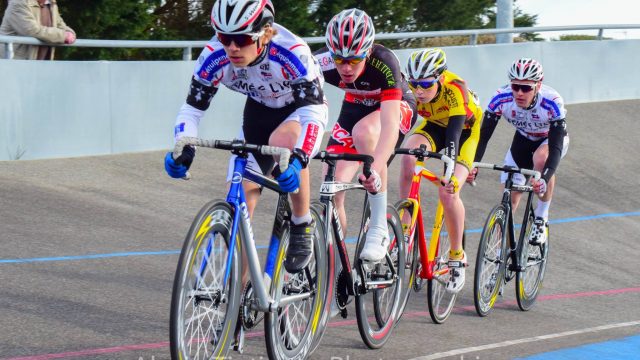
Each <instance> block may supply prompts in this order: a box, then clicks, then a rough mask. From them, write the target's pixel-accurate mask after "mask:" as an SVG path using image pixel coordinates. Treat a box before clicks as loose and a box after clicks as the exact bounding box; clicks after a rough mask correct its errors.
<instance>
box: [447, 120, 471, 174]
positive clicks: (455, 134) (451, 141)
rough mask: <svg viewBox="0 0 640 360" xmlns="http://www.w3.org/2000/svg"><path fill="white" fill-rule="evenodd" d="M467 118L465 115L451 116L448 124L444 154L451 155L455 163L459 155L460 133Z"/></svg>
mask: <svg viewBox="0 0 640 360" xmlns="http://www.w3.org/2000/svg"><path fill="white" fill-rule="evenodd" d="M465 120H466V116H465V115H454V116H451V117H450V118H449V124H448V125H447V133H446V136H445V146H444V154H445V155H447V156H448V157H450V158H451V160H453V162H454V163H455V161H456V158H457V157H458V153H459V145H460V144H459V142H460V134H461V133H462V127H463V126H464V121H465Z"/></svg>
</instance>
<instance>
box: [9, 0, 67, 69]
mask: <svg viewBox="0 0 640 360" xmlns="http://www.w3.org/2000/svg"><path fill="white" fill-rule="evenodd" d="M0 35H14V36H31V37H35V38H37V39H39V40H41V41H44V42H47V43H52V44H73V43H74V42H75V41H76V33H75V31H73V29H71V28H70V27H68V26H67V24H65V23H64V20H62V17H61V16H60V12H59V11H58V4H57V1H56V0H9V5H8V6H7V10H6V11H5V13H4V17H3V18H2V25H0ZM4 52H5V49H4V46H0V58H4V57H6V56H5V54H4ZM53 55H54V47H52V46H39V45H24V44H16V45H15V46H14V59H23V60H53Z"/></svg>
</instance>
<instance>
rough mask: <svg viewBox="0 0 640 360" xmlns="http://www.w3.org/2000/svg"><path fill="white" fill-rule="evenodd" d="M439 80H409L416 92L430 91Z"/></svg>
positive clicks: (410, 85)
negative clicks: (419, 90) (418, 90)
mask: <svg viewBox="0 0 640 360" xmlns="http://www.w3.org/2000/svg"><path fill="white" fill-rule="evenodd" d="M438 80H439V78H435V79H433V80H409V87H410V88H411V90H414V91H415V90H417V89H418V88H421V89H423V90H428V89H430V88H431V87H433V85H435V84H437V83H438Z"/></svg>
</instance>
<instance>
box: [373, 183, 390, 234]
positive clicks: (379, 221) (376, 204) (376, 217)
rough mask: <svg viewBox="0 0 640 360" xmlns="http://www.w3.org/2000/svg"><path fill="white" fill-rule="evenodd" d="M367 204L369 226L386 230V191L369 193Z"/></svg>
mask: <svg viewBox="0 0 640 360" xmlns="http://www.w3.org/2000/svg"><path fill="white" fill-rule="evenodd" d="M369 204H370V205H371V227H376V228H379V229H384V231H387V192H386V191H385V192H379V193H377V194H375V195H371V194H369Z"/></svg>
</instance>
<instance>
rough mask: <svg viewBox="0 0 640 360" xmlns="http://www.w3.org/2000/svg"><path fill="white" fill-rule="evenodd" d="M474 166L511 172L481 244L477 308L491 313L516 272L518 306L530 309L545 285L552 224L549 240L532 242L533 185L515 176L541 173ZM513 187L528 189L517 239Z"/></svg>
mask: <svg viewBox="0 0 640 360" xmlns="http://www.w3.org/2000/svg"><path fill="white" fill-rule="evenodd" d="M473 166H474V167H477V168H486V169H492V170H499V171H504V172H506V173H507V180H506V182H505V186H504V192H503V193H502V200H501V201H500V204H498V205H496V206H495V207H494V208H493V209H491V211H490V212H489V216H487V220H486V222H485V224H484V228H483V229H482V235H481V237H480V243H479V245H478V253H477V258H476V269H475V279H474V285H473V298H474V304H475V308H476V312H477V313H478V315H480V316H487V315H488V314H489V312H490V311H491V309H492V308H493V305H494V304H495V302H496V299H497V298H498V296H499V295H501V294H502V286H503V285H505V284H506V283H507V282H508V281H510V280H511V279H513V278H514V276H515V278H516V298H517V301H518V307H519V308H520V309H521V310H522V311H527V310H529V309H531V307H532V306H533V305H534V303H535V301H536V297H537V296H538V293H539V291H540V288H541V287H542V281H543V279H544V273H545V269H546V265H547V260H548V254H549V228H548V227H547V228H546V231H547V241H546V242H545V243H544V244H542V245H533V244H530V243H529V241H528V239H529V232H530V231H531V226H532V225H533V220H534V217H535V214H534V212H533V201H532V200H533V194H534V193H533V187H532V186H531V185H516V184H514V183H513V176H514V174H517V173H519V174H523V175H526V176H533V177H534V178H535V179H536V180H538V179H540V173H539V172H538V171H535V170H529V169H519V168H516V167H511V166H499V165H495V164H486V163H474V164H473ZM512 191H520V192H525V193H528V195H527V205H526V207H525V210H524V217H523V219H522V225H521V228H520V234H519V236H518V238H517V239H516V235H515V228H516V225H515V224H514V220H513V218H514V209H513V207H512V205H511V192H512Z"/></svg>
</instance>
